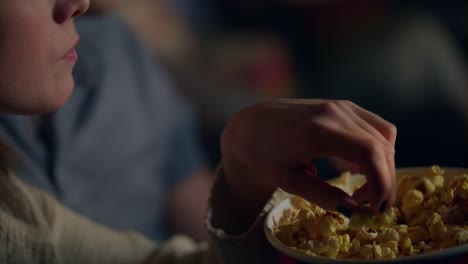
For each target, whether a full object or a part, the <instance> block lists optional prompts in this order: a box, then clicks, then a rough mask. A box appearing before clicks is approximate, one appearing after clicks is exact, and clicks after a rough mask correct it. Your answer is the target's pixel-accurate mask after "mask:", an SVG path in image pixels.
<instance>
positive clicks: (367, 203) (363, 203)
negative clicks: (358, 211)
mask: <svg viewBox="0 0 468 264" xmlns="http://www.w3.org/2000/svg"><path fill="white" fill-rule="evenodd" d="M361 204H362V205H369V201H362V202H361Z"/></svg>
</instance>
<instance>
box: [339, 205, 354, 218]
mask: <svg viewBox="0 0 468 264" xmlns="http://www.w3.org/2000/svg"><path fill="white" fill-rule="evenodd" d="M336 210H337V211H338V212H340V213H341V214H342V215H344V216H346V217H348V218H350V217H351V214H352V213H353V212H352V211H351V210H349V209H348V208H346V207H344V206H342V205H339V206H338V207H337V208H336Z"/></svg>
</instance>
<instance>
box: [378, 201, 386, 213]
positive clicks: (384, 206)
mask: <svg viewBox="0 0 468 264" xmlns="http://www.w3.org/2000/svg"><path fill="white" fill-rule="evenodd" d="M386 208H387V200H385V201H383V202H382V203H381V204H380V208H379V212H380V213H383V212H385V209H386Z"/></svg>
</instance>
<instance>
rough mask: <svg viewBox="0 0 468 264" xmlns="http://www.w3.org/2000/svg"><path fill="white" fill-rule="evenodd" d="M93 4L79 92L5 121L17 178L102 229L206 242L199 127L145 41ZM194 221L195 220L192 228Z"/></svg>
mask: <svg viewBox="0 0 468 264" xmlns="http://www.w3.org/2000/svg"><path fill="white" fill-rule="evenodd" d="M119 2H120V1H119V0H110V1H109V0H95V1H92V2H91V7H90V14H89V15H87V16H83V17H80V18H78V19H77V20H76V23H77V30H78V32H79V33H80V35H81V39H80V42H79V44H78V53H79V55H80V60H79V61H78V62H77V65H76V67H75V70H74V73H73V74H74V76H75V86H76V88H75V90H74V92H73V94H72V95H71V97H70V100H69V101H68V103H67V104H66V105H65V106H64V107H63V108H62V109H60V110H58V111H55V112H52V113H48V114H45V115H41V116H39V117H38V118H28V117H22V116H15V115H5V114H4V115H1V116H0V134H1V135H2V137H3V138H4V139H5V140H6V142H8V144H10V145H11V146H12V147H13V149H14V150H15V152H16V153H17V154H18V155H17V156H19V159H18V160H17V161H15V163H14V165H15V169H16V171H17V172H18V176H19V177H20V178H21V179H22V180H24V181H25V182H27V183H29V184H32V185H34V186H37V187H40V188H42V189H45V190H47V191H48V192H49V193H51V194H52V195H53V196H54V197H55V198H56V199H58V200H59V201H60V202H62V203H63V204H65V205H66V206H69V207H70V208H72V209H74V210H76V211H77V212H79V213H80V214H83V215H85V216H87V217H89V218H91V219H93V220H95V221H97V222H99V223H101V224H104V225H107V226H110V227H113V228H120V229H134V230H137V231H139V232H141V233H143V234H145V235H146V236H148V237H150V238H153V239H163V238H166V237H168V236H169V235H170V234H172V233H185V234H188V235H190V236H191V237H193V238H196V239H198V240H204V239H206V238H207V233H206V231H205V228H204V225H203V221H204V215H205V211H206V206H207V201H208V195H209V188H210V186H211V183H212V177H211V171H210V169H209V167H208V166H207V165H206V161H205V158H204V153H203V150H202V147H201V146H200V144H199V137H198V134H197V133H198V128H197V123H196V122H197V120H196V116H195V115H194V112H193V111H192V108H191V106H190V104H189V103H188V101H187V100H185V99H184V98H182V97H181V96H180V95H179V94H178V93H177V91H176V89H175V88H174V87H173V84H172V83H171V80H170V77H169V76H168V74H166V73H165V71H164V69H163V68H162V67H161V65H158V64H157V63H154V60H153V57H152V56H150V55H149V54H148V53H147V52H146V51H145V49H144V48H143V47H142V45H141V44H140V43H139V40H138V39H137V38H136V37H135V36H134V35H133V33H132V32H131V31H130V30H129V29H128V28H127V27H126V25H125V24H124V23H123V22H122V21H121V20H120V19H119V18H118V17H116V16H114V15H112V13H111V11H112V10H113V8H114V7H115V6H116V5H117V4H118V3H119ZM188 216H190V219H191V221H186V218H187V217H188Z"/></svg>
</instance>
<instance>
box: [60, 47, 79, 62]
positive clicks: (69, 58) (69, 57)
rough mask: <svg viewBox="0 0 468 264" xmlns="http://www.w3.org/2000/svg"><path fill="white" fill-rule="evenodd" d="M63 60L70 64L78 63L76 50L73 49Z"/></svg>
mask: <svg viewBox="0 0 468 264" xmlns="http://www.w3.org/2000/svg"><path fill="white" fill-rule="evenodd" d="M63 60H65V61H69V62H76V61H77V60H78V53H77V52H76V49H75V48H72V49H71V50H70V51H68V52H67V54H65V56H63Z"/></svg>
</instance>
